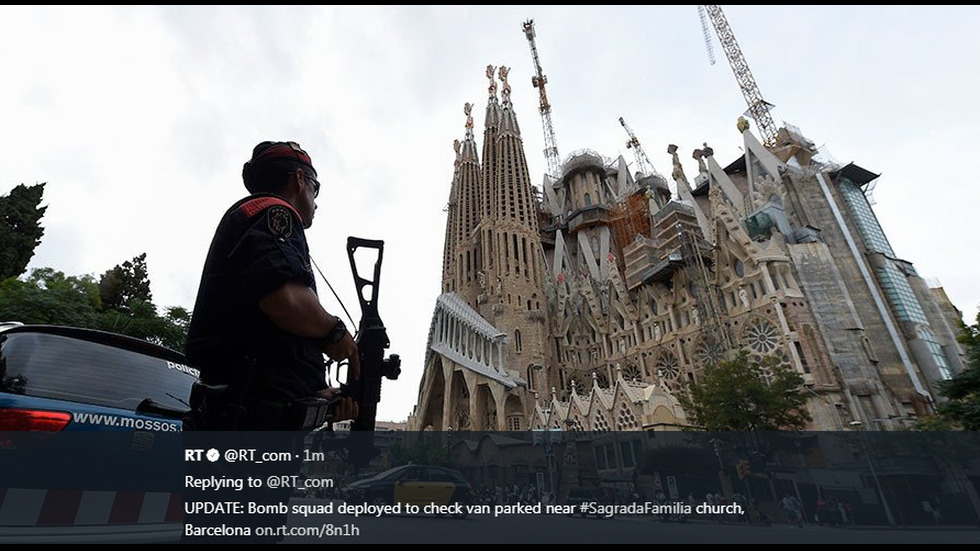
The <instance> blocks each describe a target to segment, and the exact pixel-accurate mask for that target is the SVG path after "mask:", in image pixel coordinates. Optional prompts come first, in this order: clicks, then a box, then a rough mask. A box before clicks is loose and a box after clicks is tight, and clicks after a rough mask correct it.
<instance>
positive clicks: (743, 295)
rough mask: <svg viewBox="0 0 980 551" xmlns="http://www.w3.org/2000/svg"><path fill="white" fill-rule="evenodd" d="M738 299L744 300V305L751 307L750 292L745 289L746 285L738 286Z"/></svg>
mask: <svg viewBox="0 0 980 551" xmlns="http://www.w3.org/2000/svg"><path fill="white" fill-rule="evenodd" d="M738 300H739V301H741V302H742V306H744V307H746V308H748V307H749V292H748V291H746V290H745V286H744V285H739V286H738Z"/></svg>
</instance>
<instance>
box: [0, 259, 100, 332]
mask: <svg viewBox="0 0 980 551" xmlns="http://www.w3.org/2000/svg"><path fill="white" fill-rule="evenodd" d="M99 308H100V303H99V287H98V284H97V283H96V282H95V279H93V278H92V277H91V276H82V277H74V276H66V275H65V274H64V273H62V272H58V271H56V270H54V269H52V268H36V269H34V270H33V271H31V275H30V276H28V277H27V279H26V280H24V281H22V280H19V279H14V278H11V279H8V280H6V281H4V282H2V283H0V321H20V322H23V323H44V324H54V325H70V326H74V327H90V328H98V327H99V326H100V319H99Z"/></svg>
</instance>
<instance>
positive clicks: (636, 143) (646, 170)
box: [619, 117, 660, 176]
mask: <svg viewBox="0 0 980 551" xmlns="http://www.w3.org/2000/svg"><path fill="white" fill-rule="evenodd" d="M619 124H621V125H623V129H625V130H626V133H627V134H629V137H630V139H629V141H628V142H626V149H632V150H633V154H634V155H636V166H637V169H638V171H639V172H642V173H643V174H645V175H648V176H653V175H657V176H660V173H659V172H657V169H656V168H653V163H651V162H650V157H647V154H646V152H645V151H643V146H641V145H640V139H639V138H637V137H636V134H634V133H633V129H632V128H630V127H629V125H628V124H626V121H625V120H624V119H623V117H619Z"/></svg>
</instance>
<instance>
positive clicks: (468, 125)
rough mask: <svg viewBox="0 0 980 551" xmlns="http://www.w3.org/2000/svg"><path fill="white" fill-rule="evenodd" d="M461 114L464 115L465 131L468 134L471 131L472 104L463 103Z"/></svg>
mask: <svg viewBox="0 0 980 551" xmlns="http://www.w3.org/2000/svg"><path fill="white" fill-rule="evenodd" d="M463 113H466V130H467V133H468V132H469V131H471V130H473V104H472V103H470V102H466V103H464V104H463Z"/></svg>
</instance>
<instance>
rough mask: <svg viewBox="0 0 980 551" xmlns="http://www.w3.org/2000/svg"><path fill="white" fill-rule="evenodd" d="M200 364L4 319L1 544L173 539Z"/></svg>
mask: <svg viewBox="0 0 980 551" xmlns="http://www.w3.org/2000/svg"><path fill="white" fill-rule="evenodd" d="M197 375H198V373H197V370H196V369H194V368H192V367H189V366H188V365H187V362H186V360H185V359H184V357H183V356H182V355H181V354H179V353H178V352H175V351H173V350H170V349H168V348H164V347H162V346H157V345H155V344H152V343H150V342H146V341H143V340H139V339H135V338H131V337H126V336H124V335H118V334H114V333H107V332H103V331H95V330H90V329H80V328H74V327H62V326H51V325H24V324H20V323H11V322H7V323H0V542H8V541H27V542H31V543H44V542H68V541H70V542H80V541H93V542H94V541H119V542H132V541H170V540H172V539H174V537H179V531H180V520H181V519H182V516H183V511H182V501H181V498H180V493H179V491H175V488H174V486H173V484H171V483H170V482H166V481H167V480H172V479H173V477H170V478H167V475H168V472H167V471H168V470H173V467H171V466H170V465H176V466H178V467H179V466H180V463H179V461H174V459H175V457H177V458H179V457H180V455H179V449H177V448H178V447H179V445H180V440H179V437H180V433H179V431H180V430H181V426H182V423H181V418H182V416H183V415H184V413H185V412H186V411H187V410H188V409H189V406H188V400H189V395H190V389H191V385H192V384H193V383H194V381H195V380H196V379H197Z"/></svg>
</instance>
